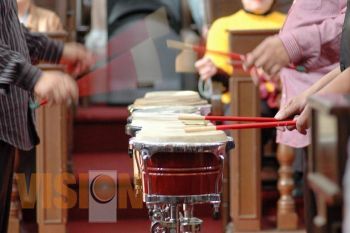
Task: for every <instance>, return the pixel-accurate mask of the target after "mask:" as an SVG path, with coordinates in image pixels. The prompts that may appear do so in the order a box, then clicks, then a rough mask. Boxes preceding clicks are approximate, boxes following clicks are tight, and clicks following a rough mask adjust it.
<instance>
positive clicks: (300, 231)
mask: <svg viewBox="0 0 350 233" xmlns="http://www.w3.org/2000/svg"><path fill="white" fill-rule="evenodd" d="M280 232H281V233H306V231H305V230H297V231H279V230H269V231H259V233H280ZM227 233H228V232H227ZM235 233H243V232H237V231H236V232H235ZM244 233H257V232H256V231H254V232H253V231H252V232H248V231H245V232H244Z"/></svg>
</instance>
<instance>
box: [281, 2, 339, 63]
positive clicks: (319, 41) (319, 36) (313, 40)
mask: <svg viewBox="0 0 350 233" xmlns="http://www.w3.org/2000/svg"><path fill="white" fill-rule="evenodd" d="M345 12H346V7H345V6H344V7H343V8H342V9H341V11H340V12H339V14H338V15H337V16H336V17H333V18H329V19H326V20H324V21H323V22H322V23H320V24H312V25H309V26H303V27H299V28H296V29H294V30H291V31H282V32H281V33H280V35H279V38H280V39H281V40H282V43H283V45H284V47H285V49H286V51H287V53H288V55H289V58H290V61H291V62H292V63H294V64H299V63H300V62H303V65H304V66H305V67H306V68H308V69H312V68H313V67H314V66H315V65H316V63H317V62H320V61H319V60H320V58H321V55H322V49H323V48H327V49H329V51H331V52H333V54H334V51H338V49H339V44H340V39H341V32H342V28H343V24H344V17H345ZM305 35H307V36H305ZM323 52H324V51H323ZM337 59H338V56H336V55H332V53H330V58H329V61H322V63H326V64H325V65H330V64H333V63H335V62H336V61H337ZM327 63H328V64H327Z"/></svg>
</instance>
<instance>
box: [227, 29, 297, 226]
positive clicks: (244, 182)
mask: <svg viewBox="0 0 350 233" xmlns="http://www.w3.org/2000/svg"><path fill="white" fill-rule="evenodd" d="M229 33H230V43H231V51H233V52H236V53H241V54H246V53H248V52H250V51H252V50H253V49H254V48H255V47H256V46H257V45H259V44H260V43H261V42H262V41H263V40H264V39H265V38H266V37H268V36H271V35H275V34H277V33H278V30H231V31H230V32H229ZM230 94H231V113H232V115H234V116H260V98H259V92H258V88H257V86H256V85H254V83H253V81H252V79H251V77H250V74H249V73H246V72H244V71H240V70H236V71H235V72H234V74H233V76H232V77H231V79H230ZM232 135H233V137H234V140H235V142H236V148H235V149H234V150H233V151H232V154H231V157H230V160H231V161H230V193H231V195H230V196H231V201H230V203H231V204H230V213H231V217H232V219H233V222H234V228H235V229H236V230H237V231H256V230H260V228H261V177H260V174H261V156H262V155H261V138H260V137H261V133H260V130H256V129H251V130H241V131H233V132H232ZM279 152H281V153H280V156H278V159H279V162H280V164H281V165H283V167H287V168H288V167H290V166H291V164H292V162H293V157H292V156H290V155H291V153H286V152H288V151H285V150H279ZM283 171H284V169H283V170H282V173H280V174H281V177H282V179H283V180H282V181H284V180H285V179H288V178H291V175H292V174H285V173H283ZM280 188H281V189H280V192H281V194H283V198H284V199H283V200H285V197H288V198H289V199H290V200H293V199H292V197H291V194H290V192H291V191H289V190H290V189H292V188H291V186H290V185H289V183H288V187H287V189H285V187H280ZM286 190H287V191H286ZM283 200H282V205H279V206H278V208H279V210H278V213H282V214H279V215H278V218H277V220H278V221H277V222H278V228H279V229H296V228H297V215H296V213H295V211H293V208H291V209H289V210H288V209H287V208H286V206H285V205H284V204H285V203H284V202H283ZM280 203H281V202H280ZM289 207H290V206H289ZM292 207H294V203H293V206H292ZM286 218H289V220H290V221H289V222H287V223H286V222H285V221H284V219H286ZM291 223H292V226H291Z"/></svg>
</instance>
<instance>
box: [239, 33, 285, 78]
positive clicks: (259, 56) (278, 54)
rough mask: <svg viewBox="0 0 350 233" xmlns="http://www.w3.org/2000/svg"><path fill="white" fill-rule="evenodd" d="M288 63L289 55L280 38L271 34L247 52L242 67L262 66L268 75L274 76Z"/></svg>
mask: <svg viewBox="0 0 350 233" xmlns="http://www.w3.org/2000/svg"><path fill="white" fill-rule="evenodd" d="M289 63H290V59H289V55H288V53H287V51H286V49H285V47H284V45H283V43H282V41H281V39H280V38H279V37H278V36H271V37H268V38H266V39H265V40H264V41H263V42H262V43H261V44H260V45H259V46H258V47H256V48H255V49H254V50H253V51H252V52H251V53H249V54H247V57H246V60H245V62H244V67H245V69H246V70H248V69H250V68H251V67H253V66H255V67H257V68H262V69H263V70H264V71H265V72H266V73H267V74H269V75H270V76H276V75H277V74H278V73H279V72H280V70H281V69H282V68H283V67H285V66H287V65H288V64H289Z"/></svg>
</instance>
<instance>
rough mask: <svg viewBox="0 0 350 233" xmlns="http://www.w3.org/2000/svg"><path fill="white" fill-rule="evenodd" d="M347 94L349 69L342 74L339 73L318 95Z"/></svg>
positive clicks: (349, 76)
mask: <svg viewBox="0 0 350 233" xmlns="http://www.w3.org/2000/svg"><path fill="white" fill-rule="evenodd" d="M331 93H339V94H349V93H350V68H347V69H346V70H345V71H343V72H342V73H339V74H338V75H337V76H336V78H334V79H332V80H331V81H330V82H329V83H327V85H325V86H324V87H323V88H322V89H321V90H320V91H319V92H318V94H320V95H323V94H331Z"/></svg>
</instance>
